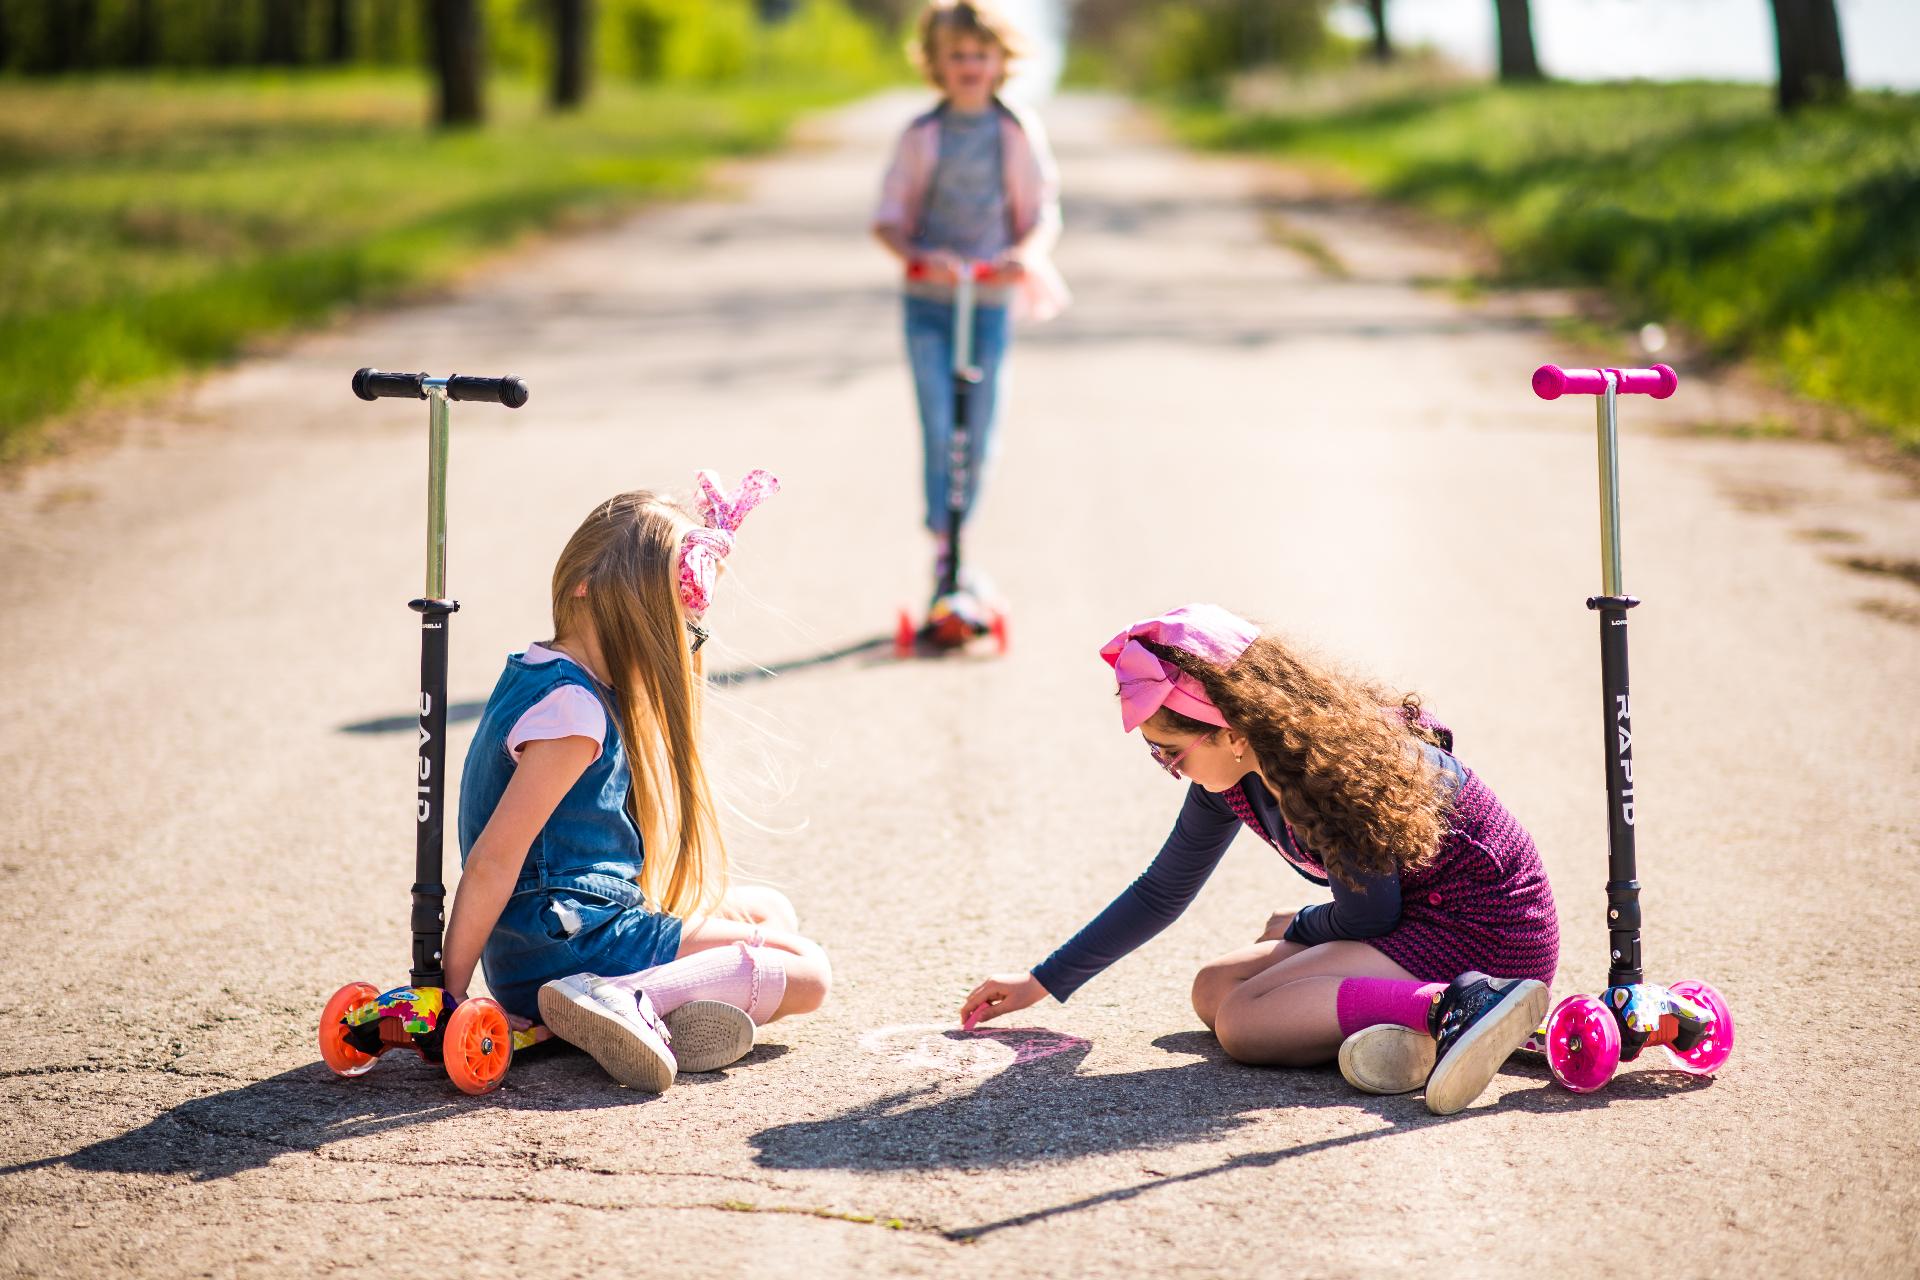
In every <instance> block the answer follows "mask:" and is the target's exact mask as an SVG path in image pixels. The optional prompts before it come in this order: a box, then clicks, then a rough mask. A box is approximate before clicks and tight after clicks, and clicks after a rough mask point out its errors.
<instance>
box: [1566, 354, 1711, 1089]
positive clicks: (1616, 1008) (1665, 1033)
mask: <svg viewBox="0 0 1920 1280" xmlns="http://www.w3.org/2000/svg"><path fill="white" fill-rule="evenodd" d="M1679 385H1680V379H1679V378H1678V377H1677V376H1676V375H1675V374H1674V372H1673V370H1672V369H1670V368H1668V367H1667V366H1666V365H1664V364H1659V365H1655V366H1654V367H1653V368H1651V369H1561V368H1559V367H1557V366H1555V365H1550V364H1547V365H1541V366H1540V368H1538V369H1537V370H1535V371H1534V375H1533V391H1534V394H1535V395H1537V396H1539V397H1540V398H1541V399H1542V400H1555V399H1558V398H1559V397H1561V396H1563V395H1590V396H1597V397H1599V399H1598V401H1597V403H1596V411H1597V417H1598V432H1599V437H1600V582H1601V591H1602V594H1601V595H1597V596H1592V597H1589V598H1588V600H1587V608H1589V609H1592V610H1594V611H1595V612H1597V613H1598V614H1599V615H1600V682H1601V687H1602V693H1603V697H1604V708H1603V716H1604V718H1605V722H1606V744H1607V745H1606V754H1607V935H1608V940H1609V945H1610V947H1611V960H1612V964H1611V967H1610V968H1609V969H1608V972H1607V989H1606V990H1605V991H1604V992H1602V993H1601V994H1600V995H1599V996H1597V997H1596V996H1568V997H1567V998H1566V999H1565V1000H1562V1001H1561V1002H1560V1003H1559V1004H1558V1005H1556V1006H1555V1007H1554V1010H1553V1012H1552V1013H1550V1014H1548V1015H1547V1021H1546V1024H1545V1025H1544V1026H1543V1027H1542V1028H1541V1030H1540V1032H1539V1033H1538V1034H1537V1035H1536V1037H1535V1040H1536V1042H1537V1043H1534V1044H1530V1045H1529V1047H1530V1048H1536V1049H1544V1051H1545V1053H1546V1057H1547V1063H1548V1065H1549V1066H1550V1067H1551V1068H1552V1069H1553V1076H1554V1079H1556V1080H1558V1081H1559V1082H1560V1083H1561V1084H1563V1085H1565V1086H1566V1087H1567V1088H1569V1089H1572V1090H1573V1091H1575V1092H1576V1093H1591V1092H1592V1091H1593V1090H1595V1089H1598V1088H1600V1087H1601V1086H1603V1085H1605V1084H1606V1083H1607V1081H1609V1080H1611V1079H1612V1078H1613V1073H1614V1070H1615V1069H1616V1068H1617V1067H1618V1066H1619V1065H1620V1064H1621V1063H1622V1062H1632V1061H1634V1060H1635V1059H1636V1058H1638V1057H1639V1056H1640V1053H1641V1051H1642V1050H1645V1049H1648V1048H1651V1047H1652V1046H1654V1045H1660V1046H1663V1047H1664V1048H1665V1049H1666V1050H1667V1052H1668V1053H1669V1054H1670V1055H1672V1057H1673V1060H1674V1062H1675V1064H1676V1065H1677V1066H1678V1067H1679V1068H1680V1069H1681V1070H1682V1071H1688V1072H1692V1073H1693V1074H1695V1075H1712V1074H1713V1073H1714V1072H1716V1071H1718V1070H1719V1069H1720V1068H1721V1067H1722V1066H1724V1065H1726V1061H1727V1058H1728V1057H1729V1056H1730V1055H1731V1054H1732V1053H1733V1014H1732V1013H1731V1012H1730V1011H1729V1010H1728V1008H1727V1002H1726V1001H1725V1000H1723V999H1721V998H1720V993H1719V992H1718V991H1715V990H1714V989H1713V988H1712V987H1711V986H1709V985H1708V984H1706V983H1704V982H1698V981H1692V980H1689V981H1686V982H1676V983H1674V984H1673V985H1672V986H1670V987H1662V986H1659V985H1657V984H1655V983H1651V982H1647V981H1645V980H1644V977H1643V974H1642V971H1641V967H1640V882H1639V881H1638V880H1637V879H1635V878H1634V877H1635V865H1634V850H1633V818H1634V798H1633V722H1632V719H1631V704H1630V703H1629V701H1628V693H1627V610H1629V609H1631V608H1633V607H1634V606H1635V605H1637V604H1639V603H1640V602H1639V600H1637V599H1635V598H1634V597H1632V596H1630V595H1627V594H1626V593H1625V590H1624V588H1622V586H1621V585H1620V467H1619V458H1618V448H1619V426H1618V422H1617V420H1616V418H1615V416H1614V402H1615V400H1616V399H1618V398H1619V397H1620V396H1622V395H1628V394H1644V395H1650V396H1652V397H1653V398H1654V399H1656V400H1664V399H1666V398H1667V397H1668V396H1670V395H1672V394H1673V393H1674V389H1675V388H1677V387H1678V386H1679Z"/></svg>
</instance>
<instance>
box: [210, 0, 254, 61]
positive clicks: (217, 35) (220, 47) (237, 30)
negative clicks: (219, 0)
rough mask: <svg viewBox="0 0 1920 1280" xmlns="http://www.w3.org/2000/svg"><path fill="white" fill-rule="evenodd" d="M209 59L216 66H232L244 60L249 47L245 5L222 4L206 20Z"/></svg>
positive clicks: (216, 6) (215, 7) (214, 8)
mask: <svg viewBox="0 0 1920 1280" xmlns="http://www.w3.org/2000/svg"><path fill="white" fill-rule="evenodd" d="M204 21H205V27H204V30H205V39H206V50H207V61H209V62H210V63H212V64H213V65H214V66H216V67H230V66H233V65H234V64H235V63H237V62H239V61H241V60H242V58H243V57H244V54H245V50H246V47H247V15H246V10H245V8H244V6H241V5H238V4H231V3H229V4H220V5H215V6H214V7H213V9H212V16H210V17H208V18H206V19H205V20H204Z"/></svg>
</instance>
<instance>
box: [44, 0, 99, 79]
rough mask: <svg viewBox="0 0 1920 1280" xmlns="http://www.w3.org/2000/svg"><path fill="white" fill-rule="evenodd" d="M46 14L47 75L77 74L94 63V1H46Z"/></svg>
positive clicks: (45, 53) (45, 51)
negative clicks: (92, 39)
mask: <svg viewBox="0 0 1920 1280" xmlns="http://www.w3.org/2000/svg"><path fill="white" fill-rule="evenodd" d="M43 6H44V8H45V10H46V18H45V22H46V32H47V40H46V48H45V50H44V58H45V63H44V65H43V66H42V67H41V68H40V69H41V70H45V71H56V72H57V71H78V70H80V69H82V68H83V67H86V66H88V65H89V64H90V62H91V57H92V49H91V45H92V41H91V39H90V37H91V36H92V35H93V19H94V4H93V0H43Z"/></svg>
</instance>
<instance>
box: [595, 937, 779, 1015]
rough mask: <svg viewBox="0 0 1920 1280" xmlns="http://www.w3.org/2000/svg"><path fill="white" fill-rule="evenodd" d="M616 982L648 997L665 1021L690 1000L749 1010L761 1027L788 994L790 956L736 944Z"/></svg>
mask: <svg viewBox="0 0 1920 1280" xmlns="http://www.w3.org/2000/svg"><path fill="white" fill-rule="evenodd" d="M612 982H613V985H615V986H617V987H624V988H625V989H626V990H628V991H644V992H646V993H647V999H648V1000H649V1001H651V1002H652V1003H653V1011H654V1012H655V1013H657V1014H659V1015H660V1016H661V1017H663V1018H664V1017H666V1016H667V1015H668V1014H669V1013H672V1012H673V1011H674V1010H675V1009H678V1008H679V1007H680V1006H681V1005H683V1004H685V1003H687V1002H688V1001H689V1000H721V1001H724V1002H726V1003H727V1004H730V1005H732V1006H733V1007H734V1008H736V1009H745V1010H746V1011H747V1016H748V1017H749V1018H752V1019H753V1020H754V1023H755V1024H756V1025H759V1024H764V1023H765V1022H767V1021H768V1020H769V1019H770V1018H772V1017H773V1015H774V1014H775V1013H777V1012H779V1009H780V999H781V997H782V996H784V995H786V993H787V961H786V953H785V952H783V951H778V950H775V949H774V948H772V947H750V946H748V945H747V944H746V943H744V942H735V943H730V944H728V945H727V946H724V947H712V948H709V949H708V950H706V951H696V952H694V953H693V954H692V955H689V956H681V957H680V958H679V959H677V960H669V961H668V962H667V963H665V964H657V965H655V966H654V967H653V968H651V969H642V970H641V971H640V972H639V973H632V974H628V975H627V976H626V977H624V978H615V979H612Z"/></svg>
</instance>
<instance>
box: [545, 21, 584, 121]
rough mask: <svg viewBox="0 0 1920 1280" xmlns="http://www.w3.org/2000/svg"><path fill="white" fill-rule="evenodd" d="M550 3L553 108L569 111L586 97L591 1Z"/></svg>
mask: <svg viewBox="0 0 1920 1280" xmlns="http://www.w3.org/2000/svg"><path fill="white" fill-rule="evenodd" d="M549 3H550V4H551V5H552V6H553V91H552V95H551V100H552V104H553V109H554V110H555V111H571V110H573V109H574V108H576V107H578V106H580V104H581V103H583V102H585V101H586V100H587V74H588V68H589V67H590V65H591V64H592V62H593V57H592V49H593V0H549Z"/></svg>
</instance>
